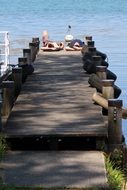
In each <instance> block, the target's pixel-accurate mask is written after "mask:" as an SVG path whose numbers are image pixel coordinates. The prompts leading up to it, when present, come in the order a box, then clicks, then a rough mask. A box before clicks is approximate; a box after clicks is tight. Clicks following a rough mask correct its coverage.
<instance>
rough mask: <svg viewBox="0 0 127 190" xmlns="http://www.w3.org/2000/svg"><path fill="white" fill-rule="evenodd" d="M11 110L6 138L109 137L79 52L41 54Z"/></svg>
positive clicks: (6, 128)
mask: <svg viewBox="0 0 127 190" xmlns="http://www.w3.org/2000/svg"><path fill="white" fill-rule="evenodd" d="M34 67H35V72H34V74H32V75H31V76H29V77H28V79H27V81H26V83H25V84H24V85H23V86H22V91H21V93H20V95H19V97H18V99H17V101H16V103H15V105H14V107H13V109H12V112H11V114H10V117H9V119H8V122H7V125H6V127H5V128H4V133H5V134H6V135H7V136H16V137H17V136H26V135H70V136H71V135H72V136H73V135H76V136H77V135H78V136H79V135H80V136H100V137H106V136H107V129H106V127H105V125H104V122H103V117H102V113H101V107H99V106H96V105H95V104H94V103H93V102H92V95H93V93H94V92H95V89H94V88H90V87H89V84H88V77H89V75H88V74H86V73H85V72H84V71H83V69H82V61H81V53H80V52H64V51H59V52H45V53H44V52H40V53H39V55H38V57H37V59H36V61H35V63H34Z"/></svg>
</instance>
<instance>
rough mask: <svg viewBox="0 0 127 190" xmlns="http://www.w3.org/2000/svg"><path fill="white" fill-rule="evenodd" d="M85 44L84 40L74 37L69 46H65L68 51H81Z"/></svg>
mask: <svg viewBox="0 0 127 190" xmlns="http://www.w3.org/2000/svg"><path fill="white" fill-rule="evenodd" d="M83 46H84V42H82V41H81V40H80V39H74V40H72V41H71V42H70V43H68V45H67V47H65V50H66V51H80V50H82V47H83Z"/></svg>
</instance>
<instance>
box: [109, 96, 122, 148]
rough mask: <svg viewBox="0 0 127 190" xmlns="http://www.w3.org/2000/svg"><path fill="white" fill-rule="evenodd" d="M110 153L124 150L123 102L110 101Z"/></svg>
mask: <svg viewBox="0 0 127 190" xmlns="http://www.w3.org/2000/svg"><path fill="white" fill-rule="evenodd" d="M108 145H109V151H113V150H115V149H121V148H122V100H116V99H109V100H108Z"/></svg>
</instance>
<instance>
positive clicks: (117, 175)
mask: <svg viewBox="0 0 127 190" xmlns="http://www.w3.org/2000/svg"><path fill="white" fill-rule="evenodd" d="M106 169H107V177H108V183H109V186H110V189H111V190H121V189H122V186H123V184H124V182H125V176H124V173H123V171H121V169H120V168H119V167H118V166H116V164H115V162H113V161H111V159H110V157H106Z"/></svg>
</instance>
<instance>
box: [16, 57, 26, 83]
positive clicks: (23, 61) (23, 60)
mask: <svg viewBox="0 0 127 190" xmlns="http://www.w3.org/2000/svg"><path fill="white" fill-rule="evenodd" d="M18 66H19V67H21V68H22V82H23V83H24V82H25V80H26V78H27V72H26V69H25V67H26V66H27V57H19V58H18Z"/></svg>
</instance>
